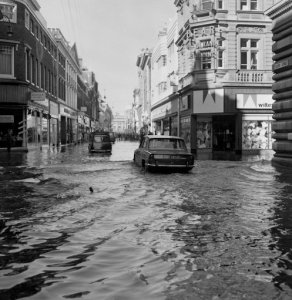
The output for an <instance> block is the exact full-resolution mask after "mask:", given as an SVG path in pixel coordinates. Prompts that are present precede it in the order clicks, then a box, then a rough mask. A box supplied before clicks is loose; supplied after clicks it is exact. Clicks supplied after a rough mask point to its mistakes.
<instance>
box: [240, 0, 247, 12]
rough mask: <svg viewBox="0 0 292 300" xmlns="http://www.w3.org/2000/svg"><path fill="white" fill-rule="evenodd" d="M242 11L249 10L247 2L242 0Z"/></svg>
mask: <svg viewBox="0 0 292 300" xmlns="http://www.w3.org/2000/svg"><path fill="white" fill-rule="evenodd" d="M240 9H241V10H247V9H248V7H247V0H241V1H240Z"/></svg>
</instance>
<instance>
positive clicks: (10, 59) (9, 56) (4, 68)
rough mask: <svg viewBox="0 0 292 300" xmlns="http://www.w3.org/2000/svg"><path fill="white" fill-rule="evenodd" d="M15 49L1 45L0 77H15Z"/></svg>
mask: <svg viewBox="0 0 292 300" xmlns="http://www.w3.org/2000/svg"><path fill="white" fill-rule="evenodd" d="M13 64H14V48H13V47H12V46H6V45H0V77H5V76H14V70H13V69H14V65H13Z"/></svg>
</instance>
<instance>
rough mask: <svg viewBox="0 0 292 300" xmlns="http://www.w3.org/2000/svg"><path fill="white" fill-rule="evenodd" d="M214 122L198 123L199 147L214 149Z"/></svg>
mask: <svg viewBox="0 0 292 300" xmlns="http://www.w3.org/2000/svg"><path fill="white" fill-rule="evenodd" d="M211 136H212V122H197V147H198V148H200V149H202V148H205V149H206V148H212V139H211Z"/></svg>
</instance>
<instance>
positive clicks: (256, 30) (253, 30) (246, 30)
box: [237, 26, 264, 33]
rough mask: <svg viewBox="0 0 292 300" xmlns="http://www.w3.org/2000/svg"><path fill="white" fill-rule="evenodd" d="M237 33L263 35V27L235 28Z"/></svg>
mask: <svg viewBox="0 0 292 300" xmlns="http://www.w3.org/2000/svg"><path fill="white" fill-rule="evenodd" d="M237 32H238V33H263V32H264V28H263V27H248V26H239V27H237Z"/></svg>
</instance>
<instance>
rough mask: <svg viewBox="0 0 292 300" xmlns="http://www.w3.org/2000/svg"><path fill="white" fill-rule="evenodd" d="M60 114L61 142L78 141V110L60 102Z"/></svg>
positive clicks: (63, 143)
mask: <svg viewBox="0 0 292 300" xmlns="http://www.w3.org/2000/svg"><path fill="white" fill-rule="evenodd" d="M60 115H61V120H60V138H61V144H62V145H65V144H71V143H77V125H78V124H77V112H76V111H75V110H73V109H71V108H69V107H67V106H64V105H63V104H60Z"/></svg>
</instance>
